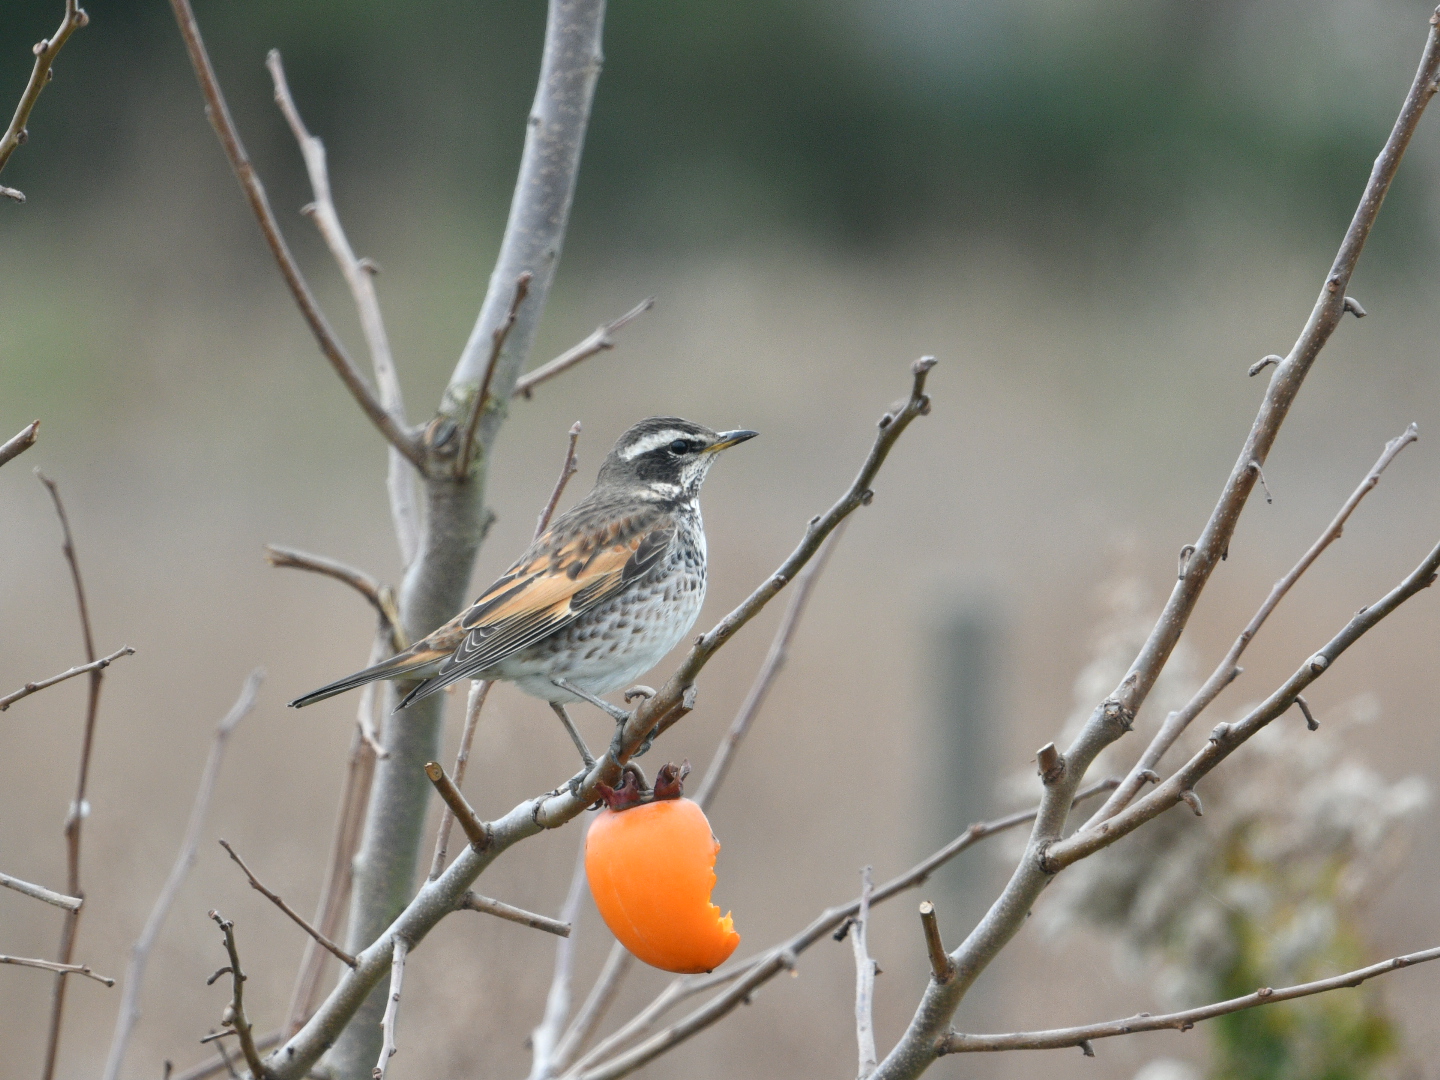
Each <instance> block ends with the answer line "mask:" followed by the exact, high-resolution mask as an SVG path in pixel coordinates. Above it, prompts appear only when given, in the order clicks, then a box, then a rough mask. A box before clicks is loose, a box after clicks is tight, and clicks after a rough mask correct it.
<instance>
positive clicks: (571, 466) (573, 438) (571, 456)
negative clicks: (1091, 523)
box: [535, 420, 580, 540]
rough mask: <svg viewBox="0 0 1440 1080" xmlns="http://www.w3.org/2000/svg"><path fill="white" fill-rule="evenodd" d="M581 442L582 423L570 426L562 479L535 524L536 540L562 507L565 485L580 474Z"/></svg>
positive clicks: (561, 469) (561, 468) (576, 422)
mask: <svg viewBox="0 0 1440 1080" xmlns="http://www.w3.org/2000/svg"><path fill="white" fill-rule="evenodd" d="M579 441H580V421H579V420H576V421H575V423H573V424H571V425H570V441H569V443H568V444H566V447H565V463H564V464H563V465H561V466H560V477H559V479H557V480H556V481H555V490H554V491H552V492H550V499H549V501H548V502H546V503H545V509H544V510H541V511H540V517H539V518H538V519H537V520H536V522H535V539H536V540H539V539H540V535H541V534H542V533H543V532H544V531H545V530H546V528H548V527H549V525H550V519H551V518H552V517H554V516H555V507H557V506H559V505H560V496H561V495H563V494H565V485H566V484H568V483H570V478H571V477H572V476H574V475H575V474H576V473H577V472H579V471H580V470H579V466H578V465H576V464H575V446H576V444H577V443H579Z"/></svg>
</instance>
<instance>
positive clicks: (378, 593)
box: [265, 544, 409, 652]
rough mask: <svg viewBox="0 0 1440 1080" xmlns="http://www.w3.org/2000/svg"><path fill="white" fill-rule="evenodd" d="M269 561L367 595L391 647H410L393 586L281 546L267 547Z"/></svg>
mask: <svg viewBox="0 0 1440 1080" xmlns="http://www.w3.org/2000/svg"><path fill="white" fill-rule="evenodd" d="M265 561H266V562H268V563H269V564H270V565H271V566H274V567H291V568H294V569H296V570H309V571H310V572H311V573H313V574H323V575H324V576H325V577H328V578H334V579H335V580H336V581H340V582H343V583H344V584H346V585H349V586H350V587H351V588H352V589H354V590H355V591H356V592H358V593H359V594H360V595H361V596H363V597H364V598H365V599H366V601H368V602H369V604H370V606H371V607H373V608H374V609H375V614H377V615H378V616H380V621H381V623H382V624H383V626H384V627H385V629H386V631H388V633H389V634H390V638H391V642H390V647H391V648H392V649H394V650H395V651H396V652H399V651H400V650H401V649H404V648H406V647H407V646H408V644H409V643H408V642H407V641H406V638H405V630H404V627H403V626H402V625H401V622H400V608H399V607H398V606H397V605H396V603H395V593H394V590H392V589H391V588H390V586H389V585H382V584H381V583H380V582H379V581H377V580H376V579H375V578H373V577H371V576H370V575H369V574H367V573H365V572H364V571H363V570H356V569H355V568H354V567H353V566H346V565H345V564H344V563H342V562H338V561H336V560H335V559H327V558H326V557H325V556H323V555H311V554H310V553H309V552H308V551H300V550H298V549H296V548H287V547H281V546H280V545H278V544H266V545H265Z"/></svg>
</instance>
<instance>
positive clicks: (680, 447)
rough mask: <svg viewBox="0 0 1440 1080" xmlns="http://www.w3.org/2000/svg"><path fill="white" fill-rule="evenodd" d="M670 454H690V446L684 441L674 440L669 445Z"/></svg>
mask: <svg viewBox="0 0 1440 1080" xmlns="http://www.w3.org/2000/svg"><path fill="white" fill-rule="evenodd" d="M670 452H671V453H672V454H688V453H689V452H690V444H689V443H688V442H686V441H685V440H684V439H676V440H675V441H674V442H672V443H671V444H670Z"/></svg>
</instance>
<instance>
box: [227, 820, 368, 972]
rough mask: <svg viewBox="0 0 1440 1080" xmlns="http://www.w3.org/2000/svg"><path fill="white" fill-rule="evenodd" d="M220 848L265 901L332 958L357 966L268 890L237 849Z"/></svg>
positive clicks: (341, 950)
mask: <svg viewBox="0 0 1440 1080" xmlns="http://www.w3.org/2000/svg"><path fill="white" fill-rule="evenodd" d="M220 846H221V847H223V848H224V849H225V853H226V854H227V855H229V856H230V858H231V859H233V860H234V862H235V865H236V866H238V867H240V869H241V871H242V872H243V873H244V874H245V876H246V877H247V878H249V879H250V887H251V888H252V889H254V890H255V891H256V892H258V893H260V894H261V895H262V896H264V897H265V899H267V900H269V901H270V902H271V903H272V904H274V905H275V906H276V907H278V908H279V909H280V910H281V911H283V912H284V913H285V914H286V915H288V916H290V921H291V922H293V923H294V924H295V925H296V926H298V927H300V929H301V930H304V931H305V933H307V934H309V935H310V936H311V937H312V938H314V939H315V940H316V941H317V942H319V944H320V945H321V947H322V948H324V949H325V950H326V951H327V952H329V953H330V955H331V956H333V957H335V958H336V959H337V960H339V961H340V962H341V963H342V964H344V965H345V966H346V967H352V968H353V967H354V966H355V958H354V957H353V956H351V955H350V954H349V953H347V952H346V951H345V950H344V949H342V948H340V946H339V945H336V944H335V943H334V942H333V941H331V940H330V939H329V938H328V937H326V936H325V935H324V934H322V933H321V932H320V931H319V930H317V929H315V927H313V926H311V925H310V924H309V923H308V922H306V921H305V919H304V918H303V917H301V915H300V914H299V913H298V912H297V911H296V910H295V909H294V908H292V907H291V906H290V905H289V904H287V903H285V901H284V900H282V899H281V898H280V897H279V895H277V894H276V893H274V892H271V891H270V890H269V889H267V888H266V887H265V886H264V884H262V883H261V881H260V879H259V878H257V877H256V876H255V874H254V872H253V871H252V870H251V869H250V867H248V866H246V865H245V860H244V859H242V858H240V856H239V855H237V854H235V849H234V848H232V847H231V846H230V845H229V843H228V842H226V841H224V840H221V841H220Z"/></svg>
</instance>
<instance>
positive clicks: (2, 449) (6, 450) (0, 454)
mask: <svg viewBox="0 0 1440 1080" xmlns="http://www.w3.org/2000/svg"><path fill="white" fill-rule="evenodd" d="M7 190H14V189H13V188H10V189H7ZM39 434H40V421H39V420H32V421H30V423H28V424H26V425H25V426H24V427H23V428H21V429H20V433H19V434H18V435H16V436H15V437H14V438H12V439H11V440H10V441H9V442H7V443H5V444H4V445H3V446H0V465H4V464H5V463H6V462H7V461H10V460H11V459H12V458H17V457H19V456H20V455H21V454H23V453H24V452H25V451H26V450H29V449H30V447H32V446H34V445H35V440H36V439H37V438H38V437H39Z"/></svg>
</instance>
